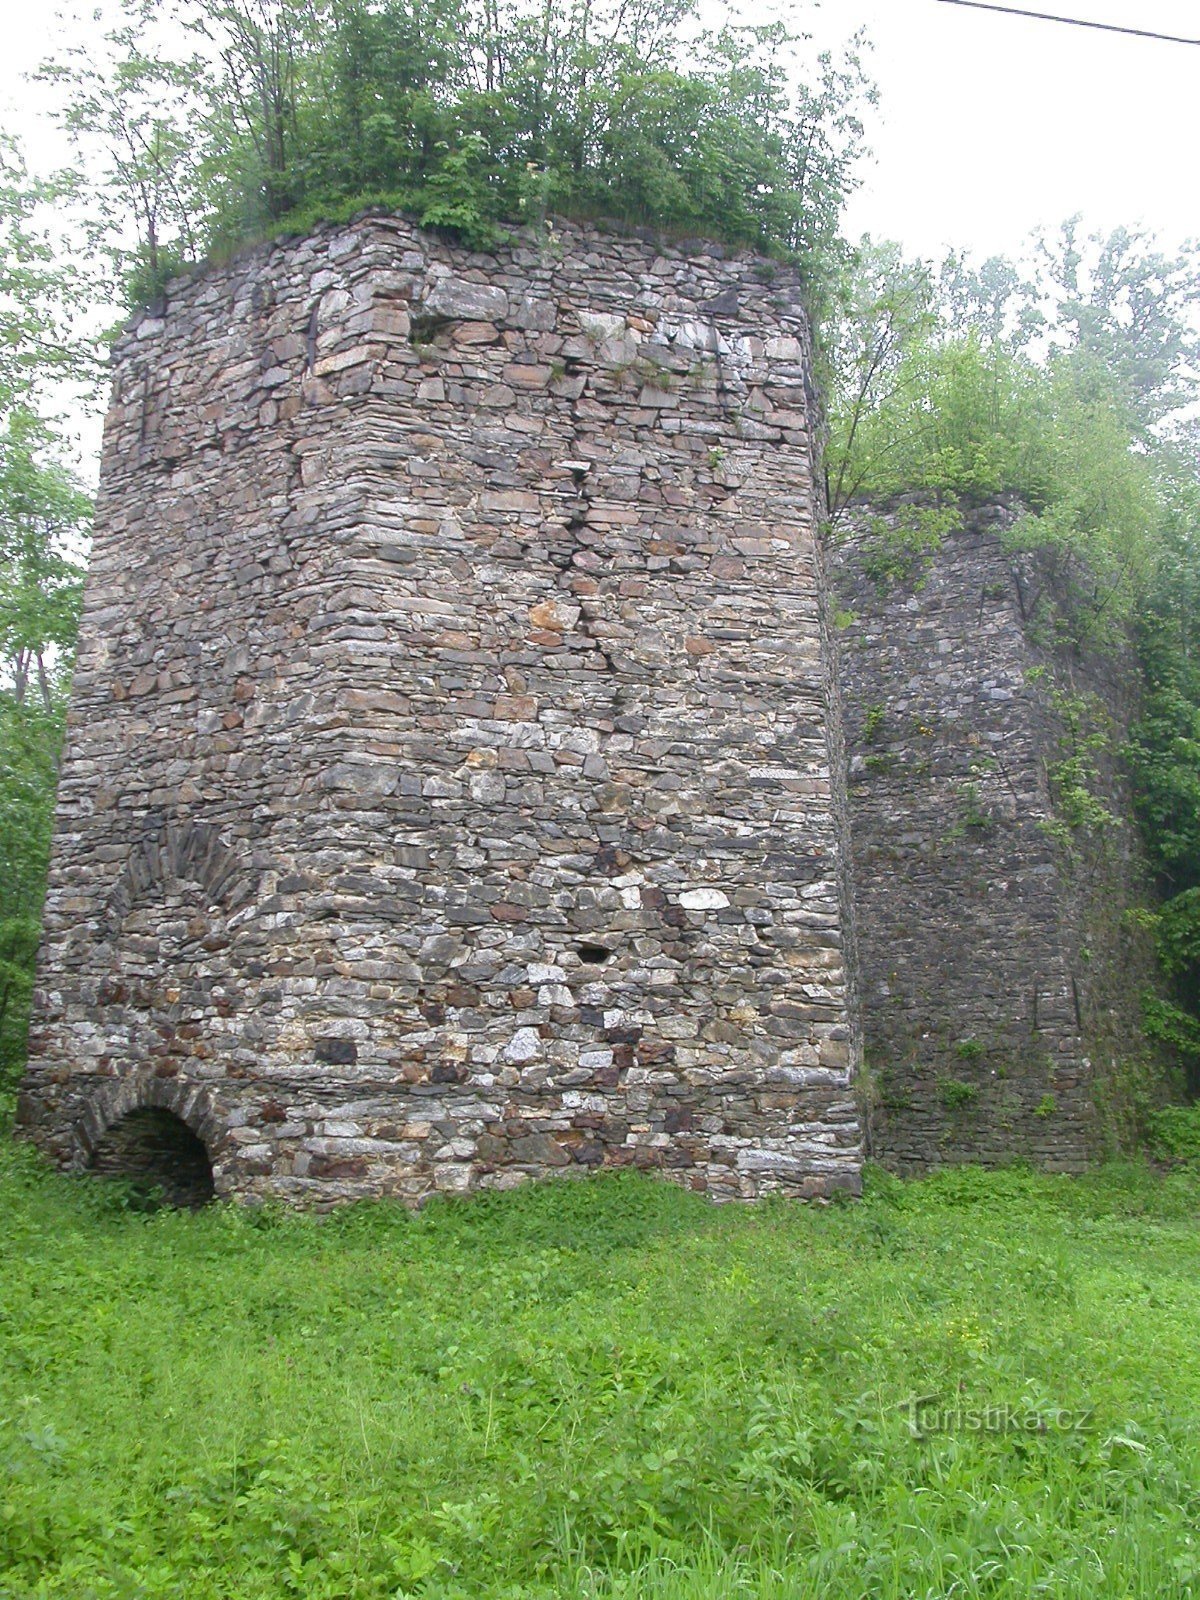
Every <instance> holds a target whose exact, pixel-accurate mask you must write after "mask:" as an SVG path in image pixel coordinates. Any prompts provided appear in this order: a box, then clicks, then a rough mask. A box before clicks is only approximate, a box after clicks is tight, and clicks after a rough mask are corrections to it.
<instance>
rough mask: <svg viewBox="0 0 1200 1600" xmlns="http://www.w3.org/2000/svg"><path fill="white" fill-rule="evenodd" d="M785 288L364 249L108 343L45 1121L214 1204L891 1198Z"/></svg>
mask: <svg viewBox="0 0 1200 1600" xmlns="http://www.w3.org/2000/svg"><path fill="white" fill-rule="evenodd" d="M809 367H810V363H809V336H808V329H807V325H806V322H805V319H804V315H803V312H802V310H801V308H800V299H799V291H798V286H797V284H796V283H795V282H794V281H793V280H792V278H791V277H790V276H789V275H788V274H787V273H785V272H776V270H775V269H774V268H773V267H771V266H770V265H769V264H766V263H762V262H755V261H754V260H752V259H750V258H741V257H738V258H725V257H724V256H723V255H722V253H721V252H719V251H715V250H714V251H712V252H711V253H708V254H700V255H697V256H694V257H692V258H690V259H689V258H686V257H684V256H683V255H682V254H680V253H677V252H672V251H660V250H659V249H658V248H656V247H655V246H654V245H651V244H648V243H645V242H642V241H640V240H636V239H630V240H614V239H606V238H602V237H600V236H598V235H597V234H595V233H593V232H591V231H588V230H579V229H574V228H565V229H561V230H559V231H558V232H555V233H553V234H550V235H546V236H543V237H541V238H540V239H532V238H526V239H521V238H517V239H516V240H514V242H513V244H512V246H511V248H506V249H505V250H504V251H502V252H501V253H499V254H498V255H495V256H491V255H489V256H473V255H469V254H467V253H466V252H464V251H462V250H461V249H458V248H455V247H452V246H450V245H448V244H445V243H442V242H440V241H437V240H435V239H432V238H430V237H428V236H422V235H420V234H418V233H417V232H416V231H415V230H414V229H413V228H412V227H411V226H409V225H408V224H406V223H405V222H403V221H401V220H398V219H393V218H385V217H371V218H366V219H363V220H360V221H359V222H357V223H355V224H352V225H349V226H346V227H338V228H327V229H325V230H323V231H321V232H319V233H318V234H316V235H315V236H313V237H312V238H310V239H308V240H305V241H300V242H290V243H286V244H281V245H278V246H275V247H272V248H269V249H266V250H264V251H261V252H259V253H258V254H257V255H255V256H253V257H251V258H248V259H246V260H244V261H241V262H238V263H235V264H234V265H233V266H231V267H229V268H227V269H224V270H220V271H213V272H210V273H208V274H206V275H202V276H198V277H196V278H194V279H191V280H187V281H183V282H181V283H178V284H176V285H174V286H172V288H171V290H170V292H169V297H168V300H167V302H166V305H165V309H163V311H162V314H160V315H146V316H143V317H142V318H141V320H140V321H138V322H137V323H136V324H135V325H134V326H133V327H132V328H131V330H130V331H129V333H128V334H127V335H126V336H125V337H124V338H123V340H122V341H121V343H120V344H119V346H118V347H117V350H116V356H115V385H114V394H113V402H112V407H111V410H110V413H109V417H108V422H107V427H106V434H105V446H104V460H103V471H102V487H101V497H100V506H99V514H98V527H97V534H96V541H95V548H94V554H93V560H92V567H91V573H90V578H89V584H88V591H87V600H86V605H85V613H84V621H83V631H82V642H81V646H80V652H79V661H78V668H77V676H76V682H75V687H74V694H73V702H72V710H71V716H70V722H69V728H68V738H67V750H66V756H65V761H64V767H63V775H62V783H61V791H60V800H59V813H58V823H57V834H56V840H55V845H54V855H53V865H52V872H51V883H50V892H49V898H48V901H47V908H46V937H45V946H44V951H43V956H42V965H41V976H40V990H39V997H38V1001H37V1009H36V1013H35V1026H34V1030H33V1035H32V1059H31V1065H30V1073H29V1077H28V1080H27V1084H26V1087H25V1091H24V1094H23V1097H22V1100H21V1106H20V1117H21V1120H22V1124H23V1126H24V1128H25V1129H26V1130H27V1131H28V1132H29V1133H30V1134H31V1135H32V1136H33V1137H35V1138H36V1139H37V1140H38V1141H39V1142H40V1143H41V1144H42V1145H43V1146H44V1147H45V1148H46V1149H48V1150H49V1151H51V1152H52V1153H53V1154H54V1155H55V1156H56V1158H57V1159H58V1160H60V1161H61V1162H63V1163H64V1164H74V1165H83V1164H85V1163H86V1162H87V1160H88V1159H89V1157H90V1155H91V1154H92V1152H93V1151H94V1150H95V1148H96V1146H97V1143H98V1141H99V1140H100V1138H101V1137H102V1134H103V1132H104V1130H105V1128H106V1127H107V1126H109V1125H111V1124H112V1123H113V1122H114V1121H115V1120H116V1119H118V1118H119V1117H121V1116H122V1115H125V1114H126V1113H128V1112H129V1111H130V1110H132V1109H135V1108H137V1107H141V1106H157V1107H160V1108H162V1109H163V1110H165V1111H170V1112H171V1113H173V1114H174V1115H176V1116H179V1117H180V1118H182V1119H183V1120H184V1121H186V1122H187V1123H188V1125H189V1126H190V1127H192V1128H193V1129H195V1131H196V1132H197V1133H198V1134H199V1135H200V1136H201V1138H203V1140H204V1142H205V1144H206V1146H207V1148H208V1151H209V1154H210V1156H211V1158H212V1161H213V1165H214V1173H215V1180H216V1185H217V1190H218V1192H222V1193H230V1192H236V1193H240V1194H250V1193H264V1194H265V1193H270V1194H275V1195H281V1196H284V1197H286V1198H289V1199H297V1200H310V1201H315V1202H318V1203H323V1202H324V1201H326V1200H332V1199H336V1198H339V1197H349V1196H356V1195H366V1194H378V1193H395V1194H399V1195H401V1196H403V1197H405V1198H407V1199H418V1198H420V1197H421V1196H423V1195H425V1194H427V1193H430V1192H432V1191H435V1190H462V1189H466V1188H469V1187H472V1186H475V1185H478V1184H490V1185H503V1184H507V1183H510V1182H515V1181H518V1180H519V1179H520V1178H521V1177H524V1176H527V1175H538V1174H542V1173H546V1172H549V1171H571V1170H575V1171H581V1170H585V1169H587V1168H589V1167H594V1166H597V1165H600V1164H605V1163H608V1164H630V1163H632V1164H638V1165H641V1166H646V1167H655V1168H661V1169H663V1170H665V1171H666V1172H668V1173H669V1174H670V1175H672V1176H674V1177H676V1178H677V1179H678V1180H680V1181H683V1182H687V1183H689V1184H691V1185H693V1186H694V1187H696V1188H699V1189H703V1190H707V1191H708V1192H710V1193H712V1194H713V1195H715V1196H717V1197H752V1196H755V1195H758V1194H761V1193H763V1192H766V1191H772V1190H779V1191H784V1192H788V1193H796V1194H802V1195H809V1194H823V1193H826V1192H828V1191H830V1190H831V1189H834V1188H838V1187H842V1188H848V1189H851V1190H853V1189H855V1188H856V1187H857V1185H858V1181H859V1168H860V1156H861V1149H860V1131H859V1122H858V1114H857V1109H856V1105H855V1102H854V1098H853V1093H852V1089H851V1080H852V1075H853V1070H854V1064H855V1052H856V1043H855V1036H854V1029H853V1026H852V1008H851V1007H850V1006H849V1005H848V1004H847V992H846V980H845V973H844V960H843V923H844V917H843V907H842V905H841V903H840V896H839V890H838V874H839V871H840V870H841V865H842V863H841V862H840V861H839V826H840V821H839V815H838V799H837V783H836V778H835V774H834V773H833V772H832V771H831V762H830V750H831V748H836V740H837V729H836V709H835V708H831V705H830V702H829V697H828V692H827V683H826V678H827V674H828V672H829V657H828V652H827V649H826V644H825V640H824V621H823V616H822V594H821V587H822V586H821V584H820V582H819V579H818V560H819V557H818V552H817V550H816V548H815V540H814V507H813V490H812V459H811V439H810V431H809V423H808V416H809V413H810V409H811V407H810V376H809Z"/></svg>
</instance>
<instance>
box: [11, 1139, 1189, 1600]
mask: <svg viewBox="0 0 1200 1600" xmlns="http://www.w3.org/2000/svg"><path fill="white" fill-rule="evenodd" d="M0 1216H2V1217H3V1223H2V1224H0V1226H2V1229H3V1234H2V1237H3V1259H2V1262H0V1596H3V1597H5V1600H9V1597H20V1600H27V1597H28V1600H34V1597H43V1596H69V1597H70V1600H100V1597H103V1600H110V1597H120V1600H166V1597H172V1600H175V1597H178V1600H184V1597H186V1600H218V1597H220V1600H263V1597H272V1600H274V1597H277V1596H304V1597H306V1600H383V1597H385V1596H387V1597H394V1600H402V1597H405V1596H420V1597H422V1600H452V1597H453V1600H458V1597H464V1600H465V1597H471V1600H475V1597H479V1596H496V1597H500V1596H504V1597H513V1600H515V1597H518V1596H522V1597H524V1596H529V1597H533V1596H539V1597H540V1596H545V1597H550V1596H555V1597H568V1600H575V1597H579V1600H584V1597H591V1600H628V1597H634V1596H637V1597H648V1600H697V1597H712V1600H716V1597H721V1600H726V1597H735V1596H752V1597H756V1600H784V1597H787V1600H800V1597H805V1600H807V1597H810V1596H811V1597H813V1600H816V1597H818V1596H819V1597H822V1600H828V1597H841V1596H845V1597H853V1600H859V1597H861V1596H865V1595H870V1596H873V1597H875V1596H878V1597H901V1596H904V1597H914V1600H915V1597H926V1596H928V1597H933V1596H939V1597H940V1596H967V1597H970V1596H993V1595H1013V1596H1022V1597H1024V1596H1031V1595H1049V1596H1078V1597H1080V1600H1082V1597H1085V1596H1086V1597H1089V1600H1093V1597H1099V1596H1113V1597H1118V1596H1119V1597H1121V1600H1128V1597H1142V1596H1145V1597H1147V1600H1150V1597H1153V1600H1169V1597H1172V1596H1185V1595H1192V1594H1194V1593H1197V1592H1200V1534H1198V1532H1197V1529H1200V1433H1198V1424H1200V1361H1198V1359H1197V1353H1196V1329H1197V1326H1200V1230H1198V1229H1197V1221H1198V1220H1200V1176H1198V1175H1197V1174H1196V1172H1195V1171H1194V1170H1192V1169H1180V1170H1178V1171H1176V1172H1174V1173H1173V1174H1171V1175H1169V1176H1167V1177H1157V1176H1154V1175H1152V1174H1151V1173H1150V1172H1149V1171H1148V1170H1146V1169H1143V1168H1140V1167H1113V1168H1108V1169H1105V1170H1104V1171H1103V1172H1101V1173H1098V1174H1097V1175H1095V1176H1093V1177H1091V1178H1087V1179H1083V1180H1068V1179H1053V1178H1046V1177H1038V1176H1035V1175H1033V1174H1031V1173H1029V1172H1026V1171H1023V1170H1016V1169H1014V1170H1011V1171H1007V1172H1003V1173H998V1174H996V1173H993V1174H985V1173H980V1172H975V1171H967V1170H959V1171H954V1172H949V1173H946V1174H944V1175H942V1176H940V1177H937V1178H934V1179H931V1180H928V1181H926V1182H924V1183H919V1184H907V1185H902V1184H900V1183H898V1182H897V1181H895V1180H893V1179H890V1178H887V1177H886V1176H885V1175H883V1174H879V1173H876V1174H874V1175H873V1176H872V1178H871V1181H870V1183H869V1185H868V1193H867V1197H866V1198H865V1200H864V1201H863V1202H861V1203H860V1204H857V1205H846V1206H832V1207H829V1208H827V1209H818V1208H813V1207H802V1206H798V1205H794V1204H785V1203H780V1204H767V1205H763V1206H760V1207H757V1208H732V1207H727V1208H713V1207H711V1206H709V1205H708V1204H707V1203H705V1202H704V1201H702V1200H700V1199H698V1198H696V1197H694V1196H691V1195H689V1194H686V1193H683V1192H681V1191H679V1190H676V1189H674V1188H672V1187H670V1186H668V1185H665V1184H657V1183H654V1182H653V1181H651V1180H648V1179H639V1178H634V1177H608V1178H603V1177H602V1178H599V1179H596V1180H593V1181H589V1182H586V1183H575V1184H565V1183H558V1184H547V1185H544V1186H541V1187H538V1188H532V1189H526V1190H522V1191H518V1192H515V1193H511V1194H508V1195H504V1196H495V1197H485V1198H478V1199H473V1200H469V1201H459V1202H450V1203H435V1204H433V1205H431V1206H430V1207H428V1209H427V1210H425V1211H424V1212H423V1213H421V1214H420V1215H419V1216H416V1217H413V1216H410V1215H408V1214H407V1213H405V1212H403V1211H402V1210H399V1209H396V1208H394V1207H392V1206H390V1205H387V1204H382V1203H381V1204H378V1205H371V1206H361V1207H354V1208H350V1209H348V1210H346V1211H343V1212H341V1213H338V1214H336V1215H335V1216H333V1217H331V1218H328V1219H326V1220H319V1219H316V1218H312V1217H302V1216H290V1215H285V1214H281V1213H275V1212H272V1211H265V1212H257V1213H256V1212H252V1211H245V1210H241V1209H238V1208H235V1207H214V1208H211V1209H210V1210H208V1211H206V1212H203V1213H199V1214H195V1215H191V1214H177V1213H169V1212H159V1213H156V1214H152V1215H146V1214H141V1213H138V1212H134V1211H130V1210H129V1209H126V1208H124V1207H123V1205H122V1193H121V1191H120V1190H119V1189H117V1188H112V1187H109V1186H107V1185H104V1184H101V1183H98V1182H96V1181H94V1180H87V1179H74V1180H72V1179H68V1178H62V1177H57V1176H54V1175H51V1174H49V1173H47V1172H46V1171H45V1170H44V1169H43V1168H42V1166H41V1165H40V1163H38V1162H37V1161H36V1160H35V1159H34V1158H33V1157H32V1156H31V1155H30V1154H29V1153H28V1152H27V1151H24V1150H20V1149H14V1148H13V1147H12V1146H11V1145H5V1146H4V1147H3V1148H2V1149H0ZM919 1396H937V1397H938V1398H939V1404H940V1405H941V1407H942V1408H944V1409H946V1410H948V1411H950V1412H951V1413H952V1415H951V1416H950V1417H948V1418H947V1419H945V1420H946V1421H947V1422H948V1423H949V1426H947V1427H945V1428H944V1429H931V1428H929V1427H925V1428H922V1427H920V1426H917V1427H914V1425H913V1420H912V1414H911V1411H906V1410H905V1409H904V1403H905V1402H906V1401H909V1400H911V1399H913V1398H915V1397H919ZM984 1407H992V1408H993V1409H994V1410H995V1409H996V1408H1005V1407H1007V1408H1011V1421H1012V1425H1011V1426H999V1425H996V1418H995V1416H993V1418H992V1419H991V1420H992V1423H993V1426H991V1427H990V1428H978V1427H974V1426H972V1425H971V1424H972V1421H973V1419H972V1417H971V1416H970V1415H969V1413H970V1412H971V1411H972V1410H974V1409H977V1408H984ZM1063 1408H1065V1409H1066V1411H1068V1412H1069V1413H1071V1415H1070V1416H1069V1417H1064V1416H1062V1415H1061V1412H1062V1410H1063ZM960 1412H961V1413H962V1415H959V1414H958V1413H960ZM1039 1418H1040V1423H1039V1420H1038V1419H1039ZM1076 1422H1078V1423H1079V1424H1080V1425H1079V1426H1073V1425H1067V1424H1074V1423H1076Z"/></svg>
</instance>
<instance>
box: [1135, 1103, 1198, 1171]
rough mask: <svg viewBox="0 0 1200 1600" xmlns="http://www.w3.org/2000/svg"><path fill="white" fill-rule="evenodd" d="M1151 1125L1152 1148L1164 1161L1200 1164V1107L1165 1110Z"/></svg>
mask: <svg viewBox="0 0 1200 1600" xmlns="http://www.w3.org/2000/svg"><path fill="white" fill-rule="evenodd" d="M1147 1121H1148V1123H1149V1131H1150V1148H1151V1149H1152V1150H1153V1152H1154V1154H1155V1155H1156V1156H1158V1157H1159V1158H1160V1159H1161V1160H1168V1161H1196V1162H1200V1106H1163V1107H1162V1108H1161V1109H1160V1110H1158V1111H1153V1112H1151V1113H1150V1116H1149V1117H1148V1118H1147Z"/></svg>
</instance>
